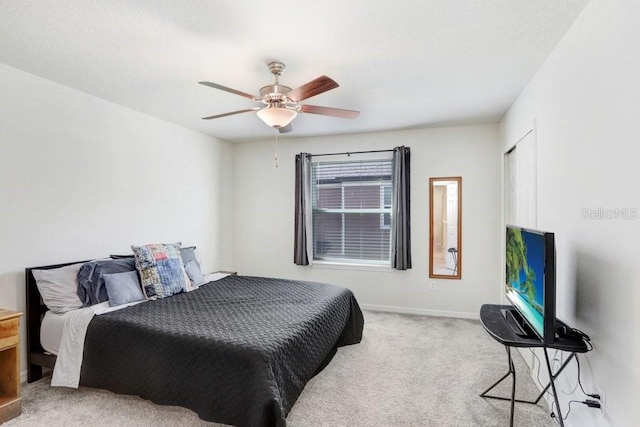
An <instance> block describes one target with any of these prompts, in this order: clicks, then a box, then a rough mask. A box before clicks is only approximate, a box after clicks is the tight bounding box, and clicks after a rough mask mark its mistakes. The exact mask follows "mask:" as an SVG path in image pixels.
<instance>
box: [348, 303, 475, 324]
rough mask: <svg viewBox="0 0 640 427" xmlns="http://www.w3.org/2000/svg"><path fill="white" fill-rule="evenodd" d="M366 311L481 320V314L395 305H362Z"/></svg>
mask: <svg viewBox="0 0 640 427" xmlns="http://www.w3.org/2000/svg"><path fill="white" fill-rule="evenodd" d="M360 307H361V308H362V309H364V310H371V311H384V312H388V313H399V314H415V315H418V316H436V317H455V318H458V319H473V320H478V319H480V313H479V312H478V313H465V312H461V311H445V310H430V309H425V308H411V307H398V306H395V305H377V304H360Z"/></svg>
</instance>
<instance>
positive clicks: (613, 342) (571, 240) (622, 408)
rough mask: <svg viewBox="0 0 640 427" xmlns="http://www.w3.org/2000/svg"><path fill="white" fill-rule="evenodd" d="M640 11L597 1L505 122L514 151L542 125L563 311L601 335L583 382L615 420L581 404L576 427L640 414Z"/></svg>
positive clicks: (547, 218) (547, 225)
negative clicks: (616, 213)
mask: <svg viewBox="0 0 640 427" xmlns="http://www.w3.org/2000/svg"><path fill="white" fill-rule="evenodd" d="M638 16H640V3H639V2H637V1H636V0H608V1H605V0H592V1H591V2H590V3H589V4H588V5H587V7H586V8H585V9H584V11H583V12H582V14H581V15H580V16H579V17H578V19H577V21H576V22H575V23H574V25H573V26H572V28H571V29H570V30H569V32H568V33H567V35H566V36H565V38H564V39H563V40H562V41H561V42H560V43H559V44H558V46H557V47H556V49H555V50H554V52H553V53H552V54H551V55H550V57H549V58H548V59H547V61H546V63H545V64H544V65H543V67H542V68H541V69H540V70H539V72H538V73H537V75H536V76H535V78H534V79H533V80H532V81H531V82H530V84H529V85H528V86H527V88H526V90H525V91H524V92H523V93H522V95H521V96H520V98H519V99H518V101H517V102H516V103H515V104H514V105H513V107H512V108H511V109H510V110H509V112H508V114H507V115H506V117H505V118H504V120H503V123H502V143H503V147H504V148H505V149H506V148H507V147H509V146H510V145H512V144H513V143H514V142H515V141H516V140H517V138H518V137H519V136H521V135H522V134H523V133H524V131H525V130H526V129H527V128H528V127H531V124H532V123H533V121H534V120H535V122H536V127H537V146H538V170H537V175H538V227H539V228H542V229H546V230H550V231H554V232H555V233H556V247H557V266H558V267H557V268H558V271H557V273H558V274H557V284H558V290H557V297H558V317H559V318H561V319H563V320H565V321H566V322H568V323H569V324H570V325H572V326H574V327H578V328H579V329H581V330H583V331H584V332H586V333H587V334H588V335H590V337H591V338H592V342H593V345H594V350H593V351H592V352H590V353H588V354H587V355H586V357H584V358H581V360H583V362H584V363H582V371H583V384H584V385H585V388H586V389H587V391H590V390H593V389H594V385H597V386H599V387H601V388H602V390H603V391H604V393H605V396H606V404H605V406H606V410H607V417H606V419H603V418H602V416H601V415H600V413H599V412H598V411H597V410H593V409H589V408H587V407H586V406H583V405H574V406H573V409H572V413H571V416H570V417H569V419H568V422H567V424H568V425H576V426H577V425H580V426H588V425H612V426H631V425H637V420H638V419H640V410H639V406H638V402H639V401H640V393H639V391H638V390H639V387H640V363H639V362H640V335H639V332H638V331H639V326H640V315H639V314H638V313H640V310H639V309H638V306H639V304H640V298H639V297H640V291H639V289H640V263H639V262H638V254H639V253H640V250H639V249H638V242H639V241H640V218H639V216H640V215H639V214H638V210H639V209H640V193H639V192H638V189H637V185H638V183H639V182H640V167H638V154H639V153H640V149H639V148H638V100H639V99H640V50H639V48H638V40H640V25H638ZM600 208H602V209H605V210H610V209H613V210H615V209H621V210H624V209H626V210H627V211H626V213H627V217H626V218H624V217H618V218H609V219H604V218H602V215H603V214H599V213H598V212H600V211H598V209H600ZM589 212H593V213H592V215H593V216H594V217H592V218H588V217H587V215H588V214H589ZM621 213H622V211H621ZM598 215H600V216H601V217H600V218H599V219H598V218H596V217H597V216H598ZM561 383H564V386H563V387H561V390H563V392H564V394H565V397H563V398H562V399H561V400H562V401H563V402H565V405H566V402H567V401H568V400H569V399H579V400H583V399H584V396H583V395H582V394H581V393H579V392H573V393H571V391H572V390H574V387H577V384H576V371H575V367H574V368H572V369H570V370H569V372H568V373H567V375H564V376H563V378H562V381H561ZM578 391H579V388H578ZM567 395H568V396H567ZM564 410H565V411H566V406H565V407H564Z"/></svg>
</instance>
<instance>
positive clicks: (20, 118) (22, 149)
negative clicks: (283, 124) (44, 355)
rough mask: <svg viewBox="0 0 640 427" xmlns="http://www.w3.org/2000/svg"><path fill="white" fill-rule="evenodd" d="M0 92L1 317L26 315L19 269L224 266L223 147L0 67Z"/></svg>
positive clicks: (227, 254) (227, 197) (227, 237)
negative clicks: (159, 254)
mask: <svg viewBox="0 0 640 427" xmlns="http://www.w3.org/2000/svg"><path fill="white" fill-rule="evenodd" d="M0 93H1V94H2V100H1V101H0V242H1V243H2V251H1V255H0V307H2V308H7V309H13V310H20V311H24V309H25V289H24V288H25V285H24V269H25V268H26V267H34V266H38V265H46V264H55V263H62V262H70V261H78V260H82V259H88V258H92V257H103V256H106V255H109V254H111V253H131V249H130V247H129V246H130V245H131V244H146V243H151V242H174V241H179V240H181V241H183V242H184V243H185V244H195V245H197V246H198V248H199V249H200V251H201V254H202V257H203V262H204V264H205V267H207V268H208V269H218V268H222V267H226V266H228V265H230V264H231V263H232V259H231V251H230V249H229V247H230V243H231V231H230V222H231V220H232V205H231V203H232V200H231V199H232V198H231V188H230V185H229V182H230V178H231V169H230V168H231V165H230V163H231V159H232V156H233V154H232V146H231V145H230V144H228V143H225V142H220V141H217V140H215V139H213V138H210V137H207V136H204V135H202V134H199V133H196V132H193V131H190V130H186V129H184V128H181V127H179V126H176V125H173V124H170V123H167V122H164V121H161V120H158V119H154V118H151V117H149V116H146V115H143V114H141V113H138V112H136V111H133V110H130V109H127V108H123V107H120V106H117V105H115V104H112V103H109V102H106V101H103V100H101V99H98V98H95V97H93V96H89V95H87V94H84V93H82V92H78V91H76V90H72V89H69V88H67V87H64V86H61V85H58V84H56V83H52V82H50V81H47V80H44V79H41V78H39V77H36V76H33V75H31V74H27V73H24V72H22V71H19V70H16V69H14V68H10V67H7V66H4V65H2V64H0ZM24 323H25V320H24V318H23V321H22V325H23V326H22V330H23V335H22V341H21V342H22V343H26V341H25V336H24ZM25 348H26V345H23V349H22V352H23V358H22V366H23V369H24V368H25V367H26V361H25V358H24V354H25V351H24V349H25Z"/></svg>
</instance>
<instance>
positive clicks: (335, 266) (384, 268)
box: [311, 261, 393, 272]
mask: <svg viewBox="0 0 640 427" xmlns="http://www.w3.org/2000/svg"><path fill="white" fill-rule="evenodd" d="M311 267H313V268H321V269H327V270H356V271H375V272H392V271H393V269H392V268H391V265H379V264H378V265H376V264H357V263H344V262H333V261H313V262H312V263H311Z"/></svg>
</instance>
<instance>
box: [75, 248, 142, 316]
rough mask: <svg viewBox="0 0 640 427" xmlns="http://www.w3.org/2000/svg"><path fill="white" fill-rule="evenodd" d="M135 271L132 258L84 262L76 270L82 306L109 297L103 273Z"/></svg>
mask: <svg viewBox="0 0 640 427" xmlns="http://www.w3.org/2000/svg"><path fill="white" fill-rule="evenodd" d="M126 271H136V262H135V260H134V259H133V258H124V259H100V260H96V261H90V262H86V263H84V264H83V265H82V267H80V271H78V297H79V298H80V301H82V305H83V307H89V306H90V305H94V304H98V303H101V302H105V301H107V300H108V299H109V297H108V296H107V290H106V289H105V286H104V277H103V276H104V275H105V274H113V273H124V272H126Z"/></svg>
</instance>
